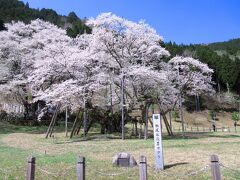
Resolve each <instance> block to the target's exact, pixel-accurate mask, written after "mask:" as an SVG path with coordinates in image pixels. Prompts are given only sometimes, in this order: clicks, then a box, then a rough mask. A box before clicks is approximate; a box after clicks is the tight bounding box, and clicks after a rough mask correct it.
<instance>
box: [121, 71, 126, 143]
mask: <svg viewBox="0 0 240 180" xmlns="http://www.w3.org/2000/svg"><path fill="white" fill-rule="evenodd" d="M124 78H125V76H124V72H123V69H122V82H121V88H122V89H121V106H122V122H121V126H122V140H124V139H125V132H124V121H125V117H124V110H125V99H124Z"/></svg>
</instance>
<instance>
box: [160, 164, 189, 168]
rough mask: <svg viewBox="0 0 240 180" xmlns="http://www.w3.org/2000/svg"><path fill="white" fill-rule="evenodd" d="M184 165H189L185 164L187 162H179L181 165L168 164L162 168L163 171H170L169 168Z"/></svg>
mask: <svg viewBox="0 0 240 180" xmlns="http://www.w3.org/2000/svg"><path fill="white" fill-rule="evenodd" d="M185 164H189V163H187V162H181V163H174V164H168V165H165V166H164V169H170V168H172V167H174V166H180V165H185Z"/></svg>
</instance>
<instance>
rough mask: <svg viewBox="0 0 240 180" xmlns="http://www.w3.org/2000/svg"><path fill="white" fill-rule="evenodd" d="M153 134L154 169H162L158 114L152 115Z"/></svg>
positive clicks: (159, 118) (160, 131)
mask: <svg viewBox="0 0 240 180" xmlns="http://www.w3.org/2000/svg"><path fill="white" fill-rule="evenodd" d="M153 134H154V149H155V161H156V169H161V170H163V169H164V164H163V148H162V127H161V116H160V114H153Z"/></svg>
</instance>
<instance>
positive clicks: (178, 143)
mask: <svg viewBox="0 0 240 180" xmlns="http://www.w3.org/2000/svg"><path fill="white" fill-rule="evenodd" d="M46 129H47V127H37V128H36V127H20V126H18V127H16V126H13V125H9V124H5V123H0V160H1V161H0V179H24V178H25V171H26V162H27V161H26V160H27V157H28V156H30V155H34V156H35V157H36V163H37V165H36V179H44V180H45V179H69V180H71V179H76V174H75V164H76V161H77V157H78V156H85V157H86V176H87V179H90V180H92V179H93V180H94V179H100V180H101V179H114V180H115V179H116V180H125V179H138V167H135V168H117V167H114V166H112V163H111V162H112V157H113V156H114V155H115V154H117V153H119V152H122V151H124V152H129V153H131V154H132V155H134V157H135V158H136V160H137V161H138V160H139V157H140V156H141V155H144V156H146V157H147V161H148V165H149V167H148V176H149V179H170V180H171V179H194V180H195V179H211V171H210V168H209V167H208V166H207V165H209V158H210V155H211V154H217V155H218V156H219V159H220V162H221V163H222V164H223V165H224V166H226V167H229V168H231V170H230V169H229V168H225V167H222V168H221V172H222V176H223V178H224V179H240V158H239V157H240V151H239V150H240V133H239V134H237V133H233V132H230V133H229V132H224V133H223V132H217V133H187V138H185V139H182V138H181V135H180V133H179V132H177V133H175V134H176V136H175V137H174V138H171V139H170V138H168V137H167V136H166V135H164V140H163V146H164V162H165V170H164V171H155V169H154V149H153V139H149V140H139V139H130V138H129V139H126V140H124V141H122V140H121V139H120V138H119V135H118V134H114V135H99V134H97V133H96V132H98V131H99V130H98V129H97V128H93V130H92V131H91V132H90V134H89V136H88V137H87V138H83V137H81V136H78V137H74V138H73V139H71V140H70V139H69V138H65V133H64V132H61V128H60V129H57V133H55V134H54V138H50V139H45V138H44V132H45V131H46ZM206 166H207V167H206ZM204 167H206V169H205V170H203V171H201V170H202V169H203V168H204Z"/></svg>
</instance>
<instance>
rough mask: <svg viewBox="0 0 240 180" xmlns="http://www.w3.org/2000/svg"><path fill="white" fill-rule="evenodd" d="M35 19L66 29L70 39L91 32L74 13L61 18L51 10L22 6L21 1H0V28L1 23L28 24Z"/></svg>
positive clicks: (83, 21)
mask: <svg viewBox="0 0 240 180" xmlns="http://www.w3.org/2000/svg"><path fill="white" fill-rule="evenodd" d="M37 18H39V19H43V20H45V21H49V22H51V23H53V24H56V25H57V26H59V27H62V28H64V29H66V30H67V33H68V35H69V36H71V37H76V36H77V35H78V34H82V33H84V31H85V30H86V32H87V33H90V32H91V30H90V28H89V27H87V26H86V25H85V20H84V19H83V20H82V19H80V18H79V17H78V16H77V15H76V14H75V13H74V12H70V13H69V15H68V16H62V15H59V14H58V13H57V12H56V11H54V10H52V9H45V8H43V9H40V10H39V9H33V8H29V5H28V3H26V4H24V3H23V2H22V1H18V0H0V28H1V21H3V22H5V23H6V22H11V21H13V20H14V21H23V22H25V23H28V22H30V21H31V20H34V19H37ZM1 29H2V28H1Z"/></svg>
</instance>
